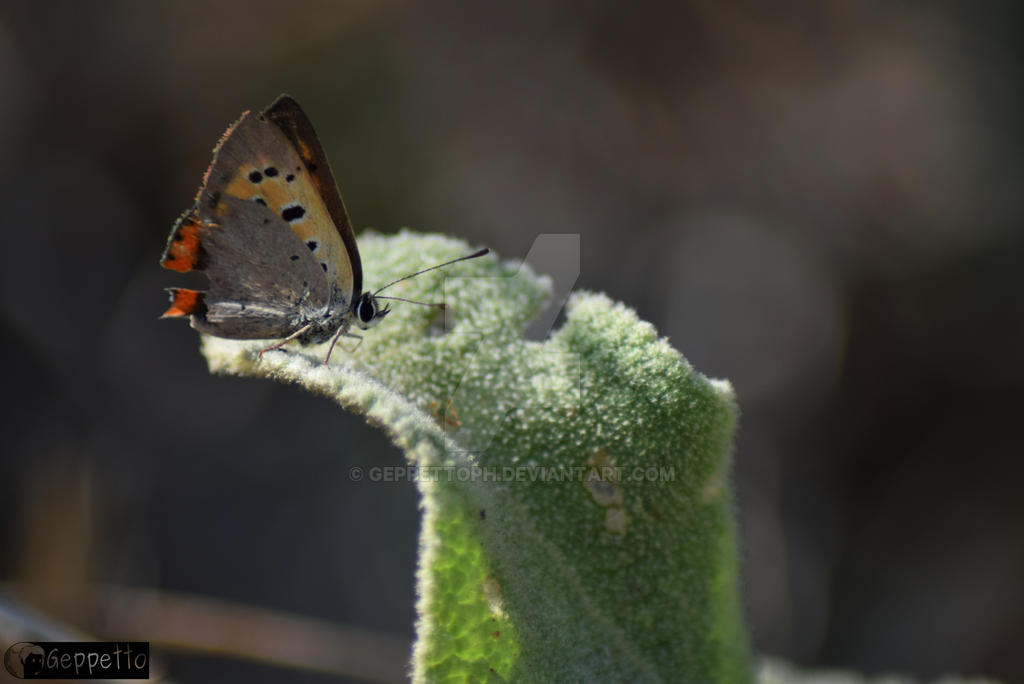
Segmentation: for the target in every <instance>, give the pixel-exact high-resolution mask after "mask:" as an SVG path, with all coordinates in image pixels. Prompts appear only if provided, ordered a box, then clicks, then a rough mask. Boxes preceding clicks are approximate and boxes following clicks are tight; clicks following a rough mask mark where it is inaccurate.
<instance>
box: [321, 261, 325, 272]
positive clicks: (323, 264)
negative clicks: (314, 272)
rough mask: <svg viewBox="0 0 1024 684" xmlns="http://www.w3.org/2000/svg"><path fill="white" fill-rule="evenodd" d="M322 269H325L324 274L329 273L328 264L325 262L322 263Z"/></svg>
mask: <svg viewBox="0 0 1024 684" xmlns="http://www.w3.org/2000/svg"><path fill="white" fill-rule="evenodd" d="M320 268H322V269H324V273H327V264H325V263H324V262H322V261H321V262H320Z"/></svg>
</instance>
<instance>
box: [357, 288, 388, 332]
mask: <svg viewBox="0 0 1024 684" xmlns="http://www.w3.org/2000/svg"><path fill="white" fill-rule="evenodd" d="M390 312H391V307H390V306H388V305H385V306H384V308H381V306H380V302H378V301H377V298H376V297H375V296H374V295H373V293H371V292H364V293H363V294H362V295H360V296H359V301H358V302H356V307H355V314H356V315H355V323H356V325H357V326H358V327H359V328H361V329H363V330H369V329H370V328H372V327H373V326H375V325H377V324H378V323H380V321H381V319H382V318H384V317H385V316H387V315H388V313H390Z"/></svg>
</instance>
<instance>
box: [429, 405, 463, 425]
mask: <svg viewBox="0 0 1024 684" xmlns="http://www.w3.org/2000/svg"><path fill="white" fill-rule="evenodd" d="M427 407H428V408H429V409H430V414H431V415H432V416H434V419H435V420H436V421H437V422H438V423H439V424H440V425H441V426H442V427H450V428H460V427H462V421H461V420H459V413H458V411H456V410H455V406H454V405H453V404H452V400H451V399H448V400H447V401H446V402H445V404H444V405H443V406H442V405H441V402H439V401H432V402H430V403H429V404H427Z"/></svg>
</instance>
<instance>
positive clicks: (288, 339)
mask: <svg viewBox="0 0 1024 684" xmlns="http://www.w3.org/2000/svg"><path fill="white" fill-rule="evenodd" d="M312 327H313V324H312V323H309V324H307V325H304V326H302V327H301V328H299V329H298V330H296V331H295V332H293V333H292V334H291V335H289V336H288V337H286V338H284V339H283V340H281V341H280V342H278V343H277V344H272V345H270V346H269V347H267V348H266V349H261V350H260V353H259V354H257V355H256V358H257V359H262V358H263V354H264V353H265V352H268V351H274V350H275V349H280V348H281V347H283V346H284V345H286V344H288V343H289V342H291V341H292V340H294V339H295V338H296V337H298V336H299V335H301V334H302V333H304V332H306V331H307V330H309V329H310V328H312Z"/></svg>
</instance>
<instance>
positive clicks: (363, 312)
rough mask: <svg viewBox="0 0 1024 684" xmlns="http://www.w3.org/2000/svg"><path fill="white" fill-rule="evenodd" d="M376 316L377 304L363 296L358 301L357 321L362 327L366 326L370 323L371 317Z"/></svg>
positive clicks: (368, 297)
mask: <svg viewBox="0 0 1024 684" xmlns="http://www.w3.org/2000/svg"><path fill="white" fill-rule="evenodd" d="M371 296H372V295H371ZM376 315H377V303H376V302H375V301H374V300H373V299H371V297H370V296H367V295H365V294H364V295H363V297H362V298H361V299H360V300H359V320H360V321H362V323H363V324H364V325H367V324H369V323H370V321H372V320H373V317H374V316H376Z"/></svg>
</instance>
